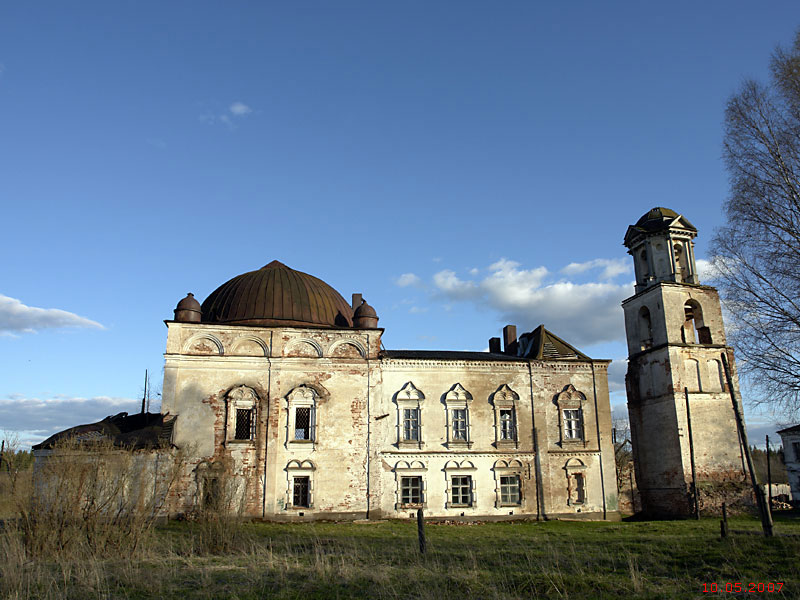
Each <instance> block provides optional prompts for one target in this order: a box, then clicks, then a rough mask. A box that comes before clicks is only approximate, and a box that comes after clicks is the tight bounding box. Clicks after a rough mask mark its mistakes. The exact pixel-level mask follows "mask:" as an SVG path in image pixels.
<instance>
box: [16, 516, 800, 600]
mask: <svg viewBox="0 0 800 600" xmlns="http://www.w3.org/2000/svg"><path fill="white" fill-rule="evenodd" d="M730 524H731V528H732V529H734V530H742V531H752V532H757V531H759V523H758V521H757V520H756V519H753V518H746V517H741V518H736V519H731V522H730ZM776 530H777V531H778V532H780V533H790V534H796V535H798V536H800V519H794V518H792V517H791V516H783V517H782V516H776ZM426 532H427V538H428V553H427V554H426V555H425V556H421V555H420V554H419V551H418V547H417V538H416V526H415V524H414V523H413V522H410V521H409V522H405V521H402V522H401V521H394V522H382V523H375V524H352V523H304V524H270V523H249V524H236V523H235V522H228V523H224V524H217V525H216V526H215V527H212V528H209V527H208V526H207V525H203V524H197V523H170V524H168V525H166V526H163V527H159V528H157V529H155V530H154V531H153V532H152V535H151V536H150V538H149V539H148V543H147V545H146V548H145V549H144V550H141V551H139V552H138V553H137V554H136V556H134V557H129V558H127V557H123V556H120V557H115V558H88V559H87V558H83V559H74V558H73V559H70V558H69V557H63V556H60V557H57V558H55V559H50V560H41V559H38V560H30V559H26V558H25V557H24V553H23V552H22V551H21V550H20V549H19V546H18V541H19V540H18V538H17V537H16V535H17V534H15V533H13V532H6V533H4V534H1V535H2V539H0V592H2V597H4V598H81V599H83V598H103V599H108V598H176V599H178V598H180V599H184V598H241V599H245V598H248V599H249V598H276V599H284V598H285V599H289V598H297V599H304V600H308V599H322V598H373V599H389V598H425V599H436V600H444V599H447V598H459V599H463V598H481V599H483V598H487V599H489V598H615V599H616V598H620V597H626V598H703V597H718V598H753V597H769V598H799V597H800V561H798V557H800V537H775V538H772V539H765V538H763V537H761V536H757V535H744V534H733V535H732V536H731V537H729V538H727V539H726V540H723V541H721V540H720V539H719V521H718V520H717V519H711V518H709V519H704V520H701V521H699V522H695V521H671V522H621V523H620V522H616V523H610V522H564V521H551V522H542V523H535V522H525V523H492V524H480V525H433V524H429V525H428V526H427V527H426ZM211 538H213V539H211ZM215 539H218V540H221V541H222V542H224V543H220V544H214V543H213V542H214V540H215ZM712 582H714V583H716V584H717V586H718V587H719V588H721V589H722V590H724V589H725V583H726V582H730V583H732V584H733V583H736V582H740V583H744V584H745V587H744V589H747V585H746V584H749V583H750V582H755V583H758V582H765V583H766V582H781V583H782V584H783V585H782V587H781V589H780V591H776V592H772V593H768V592H764V593H746V592H742V593H739V594H736V593H725V592H724V591H722V592H717V593H704V585H703V584H706V588H705V589H711V588H710V584H711V583H712ZM731 587H732V586H731Z"/></svg>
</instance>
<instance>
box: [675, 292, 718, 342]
mask: <svg viewBox="0 0 800 600" xmlns="http://www.w3.org/2000/svg"><path fill="white" fill-rule="evenodd" d="M683 315H684V319H683V327H682V328H681V340H682V341H683V342H684V343H686V344H711V343H712V341H711V330H709V328H708V327H706V326H705V324H704V323H703V309H702V308H700V303H699V302H697V300H688V301H687V302H686V304H684V305H683Z"/></svg>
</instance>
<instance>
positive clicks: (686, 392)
mask: <svg viewBox="0 0 800 600" xmlns="http://www.w3.org/2000/svg"><path fill="white" fill-rule="evenodd" d="M683 395H684V397H685V398H686V425H687V428H688V430H689V431H688V433H689V460H690V462H691V464H692V497H693V498H694V518H695V519H699V518H700V498H699V494H698V493H697V470H696V469H695V467H694V439H693V438H692V413H691V411H690V410H689V388H687V387H685V388H683Z"/></svg>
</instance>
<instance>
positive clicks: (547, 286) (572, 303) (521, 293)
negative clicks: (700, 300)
mask: <svg viewBox="0 0 800 600" xmlns="http://www.w3.org/2000/svg"><path fill="white" fill-rule="evenodd" d="M602 260H604V261H605V262H604V263H603V264H602V265H601V264H600V263H597V264H598V265H599V266H601V267H602V268H603V271H602V272H601V273H600V275H601V281H593V282H587V283H573V282H571V281H565V280H559V279H554V278H553V276H552V274H551V273H550V272H549V271H548V270H547V268H546V267H543V266H540V267H535V268H532V269H524V268H521V265H520V263H517V262H515V261H512V260H507V259H505V258H504V259H501V260H499V261H497V262H496V263H494V264H492V265H490V266H489V274H488V275H487V276H486V277H484V278H483V279H480V280H464V279H460V278H459V277H458V276H457V275H456V273H455V272H454V271H451V270H449V269H445V270H443V271H440V272H438V273H437V274H436V275H434V278H433V282H434V285H435V286H436V289H437V291H438V295H439V296H440V297H444V298H446V299H447V300H450V301H463V302H469V303H473V304H475V305H476V306H479V307H481V308H486V307H488V308H490V309H492V310H494V311H496V312H497V313H498V314H499V316H500V318H501V319H502V320H504V321H506V322H507V323H514V324H516V325H517V326H518V330H519V331H529V330H531V329H533V328H534V327H536V326H537V325H539V324H540V323H543V324H544V325H545V327H547V328H548V329H550V330H551V331H553V333H555V334H556V335H559V336H561V337H563V338H564V339H566V340H567V341H568V342H570V343H573V344H575V345H576V346H578V347H579V348H580V347H581V346H586V345H592V344H598V343H602V342H612V341H622V340H624V339H625V327H624V323H623V317H622V309H621V308H620V303H621V302H622V300H623V299H625V298H626V297H628V296H630V295H631V294H632V293H633V284H632V283H625V284H615V283H611V282H609V281H606V280H603V279H602V275H605V274H606V271H607V267H609V265H613V264H614V263H615V262H616V261H612V260H607V259H602ZM591 262H593V261H591ZM590 268H593V267H587V269H586V270H588V269H590ZM612 270H613V267H612Z"/></svg>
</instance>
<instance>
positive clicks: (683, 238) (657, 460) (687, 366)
mask: <svg viewBox="0 0 800 600" xmlns="http://www.w3.org/2000/svg"><path fill="white" fill-rule="evenodd" d="M696 236H697V229H696V228H695V227H694V225H692V224H691V223H690V222H689V221H688V219H686V217H684V216H682V215H679V214H678V213H676V212H674V211H672V210H670V209H668V208H661V207H657V208H654V209H652V210H650V211H649V212H648V213H647V214H645V215H644V216H642V218H641V219H639V220H638V221H637V222H636V224H635V225H631V226H629V227H628V230H627V232H626V233H625V241H624V244H625V247H626V248H628V253H629V254H630V255H631V256H633V261H634V270H635V274H636V287H635V293H634V295H633V296H631V297H630V298H628V299H627V300H625V301H623V303H622V308H623V310H624V312H625V332H626V336H627V340H628V374H627V377H626V387H627V393H628V414H629V417H630V425H631V442H632V444H633V455H634V464H635V467H636V480H637V482H638V485H639V492H640V494H641V498H642V504H643V509H644V511H645V512H647V513H650V514H653V515H664V516H683V515H689V514H691V513H692V511H693V498H692V493H693V489H692V471H691V455H690V448H691V447H693V449H694V460H695V468H696V476H697V480H698V483H701V482H702V483H703V484H709V483H711V484H714V483H723V482H731V481H735V482H741V481H743V477H744V475H743V461H742V448H741V444H740V441H739V434H738V430H737V428H736V421H735V417H734V413H733V408H732V406H731V400H730V395H729V390H728V386H727V384H726V382H725V375H724V371H723V366H722V355H723V354H726V355H727V359H728V363H729V364H730V365H731V366H732V367H733V364H734V363H733V350H732V349H731V348H729V347H728V346H727V345H726V342H725V328H724V325H723V322H722V311H721V308H720V301H719V295H718V294H717V290H716V289H715V288H713V287H711V286H707V285H701V284H700V280H699V278H698V275H697V265H696V263H695V258H694V242H693V241H692V240H693V239H694V238H695V237H696ZM733 382H734V386H736V387H738V383H737V379H736V375H735V373H734V374H733ZM687 390H688V394H687V392H686V391H687ZM737 391H738V390H737ZM687 395H688V403H687V400H686V397H687ZM689 419H691V430H692V439H691V443H690V440H689V426H688V425H689ZM698 487H701V488H703V489H707V488H708V486H707V485H704V486H698ZM709 502H712V498H711V497H708V498H702V496H701V503H702V504H705V505H708V503H709Z"/></svg>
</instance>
